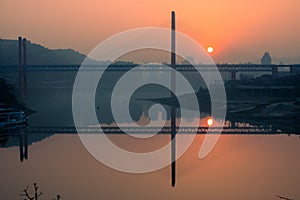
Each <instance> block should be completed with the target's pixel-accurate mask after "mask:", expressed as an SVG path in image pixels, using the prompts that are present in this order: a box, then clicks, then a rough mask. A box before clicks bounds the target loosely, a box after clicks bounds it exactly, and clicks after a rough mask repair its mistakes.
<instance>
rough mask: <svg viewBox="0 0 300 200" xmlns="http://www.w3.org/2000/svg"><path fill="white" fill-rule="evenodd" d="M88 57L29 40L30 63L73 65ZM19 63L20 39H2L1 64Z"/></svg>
mask: <svg viewBox="0 0 300 200" xmlns="http://www.w3.org/2000/svg"><path fill="white" fill-rule="evenodd" d="M85 58H86V56H85V55H84V54H81V53H79V52H77V51H74V50H72V49H48V48H46V47H43V46H42V45H39V44H34V43H31V42H30V41H28V42H27V64H28V65H51V64H54V65H64V64H68V65H72V64H81V63H82V61H83V60H84V59H85ZM17 64H18V41H17V40H6V39H0V66H1V65H2V66H3V65H17Z"/></svg>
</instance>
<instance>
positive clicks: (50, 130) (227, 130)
mask: <svg viewBox="0 0 300 200" xmlns="http://www.w3.org/2000/svg"><path fill="white" fill-rule="evenodd" d="M24 131H26V132H28V133H30V134H39V133H43V134H77V133H80V134H99V133H100V134H126V133H131V134H155V133H158V134H170V133H171V127H163V128H161V127H149V128H148V127H115V126H113V127H111V126H104V127H101V128H100V127H79V128H77V129H76V127H29V128H27V129H25V130H24ZM176 131H180V133H182V134H219V133H222V134H234V135H243V134H258V135H264V134H267V135H268V134H270V135H271V134H295V135H300V134H298V133H294V132H292V131H290V132H288V131H286V130H284V131H283V130H280V129H276V128H274V127H271V126H269V127H266V126H261V127H259V126H253V127H209V128H208V127H180V128H178V127H176Z"/></svg>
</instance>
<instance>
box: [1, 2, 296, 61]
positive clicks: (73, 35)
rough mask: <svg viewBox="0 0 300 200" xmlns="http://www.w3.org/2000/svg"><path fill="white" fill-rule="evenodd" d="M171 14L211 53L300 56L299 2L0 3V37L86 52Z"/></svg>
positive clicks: (161, 23) (165, 19)
mask: <svg viewBox="0 0 300 200" xmlns="http://www.w3.org/2000/svg"><path fill="white" fill-rule="evenodd" d="M172 10H174V11H176V17H177V30H179V31H181V32H183V33H185V34H187V35H189V36H191V37H192V38H194V39H195V40H197V41H198V42H199V43H200V44H201V45H203V46H204V47H207V46H210V45H211V46H213V47H214V49H215V54H222V55H225V54H226V55H227V56H229V57H232V58H233V59H234V58H235V57H238V56H245V57H247V59H248V60H251V59H254V58H259V57H261V56H262V54H263V53H264V51H269V52H270V53H271V55H273V56H276V57H296V56H300V37H299V36H300V1H299V0H251V1H250V0H244V1H240V0H210V1H208V0H207V1H198V0H147V1H146V0H109V1H106V0H105V1H104V0H85V1H83V0H40V1H37V0H22V1H20V0H1V3H0V16H1V17H0V24H1V32H0V38H4V39H16V38H17V37H18V36H19V35H21V36H23V37H27V38H28V39H29V40H30V41H32V42H34V43H39V44H42V45H44V46H46V47H49V48H72V49H75V50H77V51H79V52H82V53H84V54H88V53H89V51H90V50H92V49H93V48H94V47H95V46H96V45H97V44H98V43H99V42H101V41H102V40H104V39H106V38H107V37H109V36H111V35H113V34H116V33H118V32H121V31H125V30H127V29H132V28H138V27H146V26H158V27H169V26H170V12H171V11H172Z"/></svg>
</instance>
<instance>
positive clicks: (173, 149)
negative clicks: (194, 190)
mask: <svg viewBox="0 0 300 200" xmlns="http://www.w3.org/2000/svg"><path fill="white" fill-rule="evenodd" d="M171 18H172V24H171V29H172V33H171V67H172V68H173V69H174V70H172V72H171V90H172V91H173V92H171V97H172V98H171V101H172V103H171V117H170V118H171V162H172V164H171V174H172V180H171V181H172V187H175V184H176V107H175V99H176V96H175V94H174V93H175V90H176V54H175V12H174V11H172V14H171Z"/></svg>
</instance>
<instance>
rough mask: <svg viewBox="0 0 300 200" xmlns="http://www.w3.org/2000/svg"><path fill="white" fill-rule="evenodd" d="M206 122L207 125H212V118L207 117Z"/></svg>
mask: <svg viewBox="0 0 300 200" xmlns="http://www.w3.org/2000/svg"><path fill="white" fill-rule="evenodd" d="M206 123H207V125H208V126H212V125H213V124H214V120H213V119H212V118H211V117H209V118H207V120H206Z"/></svg>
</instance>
